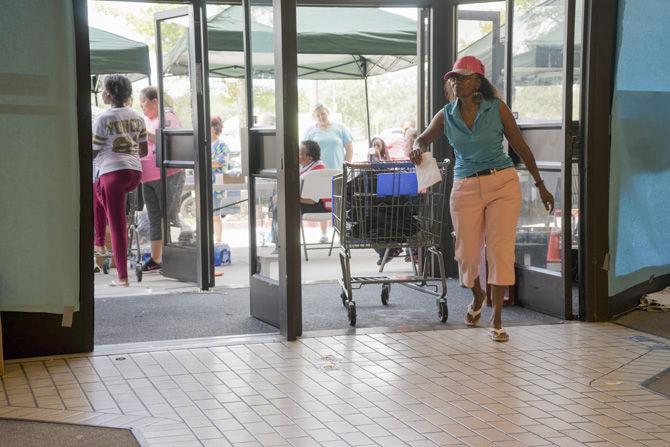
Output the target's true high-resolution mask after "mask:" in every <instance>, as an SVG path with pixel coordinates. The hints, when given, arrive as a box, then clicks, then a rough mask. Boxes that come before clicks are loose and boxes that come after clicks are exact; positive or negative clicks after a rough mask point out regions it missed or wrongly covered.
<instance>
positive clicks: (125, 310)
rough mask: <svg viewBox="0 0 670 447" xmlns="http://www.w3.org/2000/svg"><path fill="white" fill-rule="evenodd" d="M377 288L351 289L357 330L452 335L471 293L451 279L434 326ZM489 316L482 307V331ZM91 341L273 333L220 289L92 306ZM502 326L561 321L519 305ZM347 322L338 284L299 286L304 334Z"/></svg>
mask: <svg viewBox="0 0 670 447" xmlns="http://www.w3.org/2000/svg"><path fill="white" fill-rule="evenodd" d="M380 287H381V286H366V287H363V288H362V289H360V290H357V291H354V299H355V301H356V305H357V315H358V317H357V324H356V327H358V328H370V327H384V328H390V329H392V330H407V329H408V328H415V329H445V328H446V329H453V328H458V327H464V324H463V315H464V314H465V312H466V309H467V305H468V304H469V303H470V301H471V298H470V292H469V291H468V290H466V289H463V288H461V287H459V286H458V284H457V282H456V281H449V287H450V288H449V290H448V295H447V297H448V298H447V301H448V306H449V320H448V321H447V324H442V323H440V322H439V321H437V310H436V306H435V298H434V297H432V296H429V295H427V294H423V293H420V292H417V291H414V290H410V289H408V288H406V287H402V286H399V285H393V287H392V289H391V295H390V302H389V305H388V306H383V305H382V303H381V299H380ZM490 314H491V309H489V308H485V309H484V312H483V316H482V319H481V323H480V324H482V325H486V322H487V320H488V318H489V316H490ZM95 316H96V318H95V343H96V344H98V345H104V344H115V343H128V342H140V341H156V340H170V339H180V338H197V337H212V336H221V335H240V334H254V333H268V332H276V329H275V328H274V327H272V326H270V325H268V324H265V323H263V322H261V321H259V320H256V319H255V318H252V317H251V316H250V315H249V289H222V290H219V291H217V292H215V293H182V294H172V295H150V296H140V297H127V298H120V297H118V298H117V297H113V298H98V299H96V300H95ZM503 319H504V321H505V324H506V325H515V324H551V323H557V322H559V321H560V320H558V319H556V318H553V317H549V316H547V315H543V314H540V313H537V312H533V311H530V310H527V309H524V308H520V307H514V306H512V307H506V308H505V310H504V312H503ZM348 328H349V323H348V320H347V315H346V311H345V309H344V307H343V306H342V301H341V299H340V288H339V285H338V284H337V283H327V284H314V285H305V286H303V331H304V332H307V331H322V330H340V331H341V330H343V329H348Z"/></svg>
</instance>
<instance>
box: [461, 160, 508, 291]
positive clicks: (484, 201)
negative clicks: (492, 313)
mask: <svg viewBox="0 0 670 447" xmlns="http://www.w3.org/2000/svg"><path fill="white" fill-rule="evenodd" d="M450 208H451V219H452V221H453V224H454V232H455V233H456V250H455V252H456V260H457V261H458V267H459V269H460V271H461V277H462V281H463V285H464V286H465V287H468V288H472V287H474V284H475V279H477V277H478V276H479V263H480V261H481V253H482V248H483V247H484V244H485V243H486V260H487V261H488V283H489V284H493V285H497V286H511V285H513V284H514V244H515V241H516V224H517V221H518V220H519V211H520V209H521V187H520V185H519V176H518V174H517V172H516V169H514V168H511V167H510V168H506V169H502V170H499V171H496V172H494V173H492V174H489V175H485V176H479V177H468V178H463V179H456V180H454V186H453V188H452V189H451V203H450ZM481 286H482V287H485V286H486V285H485V284H481Z"/></svg>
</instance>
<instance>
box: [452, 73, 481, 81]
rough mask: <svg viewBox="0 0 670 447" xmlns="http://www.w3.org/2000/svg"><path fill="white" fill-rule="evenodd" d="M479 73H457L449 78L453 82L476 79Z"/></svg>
mask: <svg viewBox="0 0 670 447" xmlns="http://www.w3.org/2000/svg"><path fill="white" fill-rule="evenodd" d="M476 76H477V75H476V74H474V73H473V74H469V75H462V74H455V75H453V76H451V77H450V78H449V80H450V81H452V82H456V81H459V82H463V81H468V80H470V79H475V77H476Z"/></svg>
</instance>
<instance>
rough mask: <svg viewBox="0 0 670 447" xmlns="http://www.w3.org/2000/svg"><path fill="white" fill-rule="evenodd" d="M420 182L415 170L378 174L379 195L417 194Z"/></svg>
mask: <svg viewBox="0 0 670 447" xmlns="http://www.w3.org/2000/svg"><path fill="white" fill-rule="evenodd" d="M417 192H418V183H417V180H416V174H415V173H414V172H383V173H380V174H378V175H377V196H379V197H386V196H415V195H417Z"/></svg>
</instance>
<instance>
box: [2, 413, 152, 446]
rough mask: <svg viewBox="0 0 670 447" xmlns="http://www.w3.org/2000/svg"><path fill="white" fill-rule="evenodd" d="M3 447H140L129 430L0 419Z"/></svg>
mask: <svg viewBox="0 0 670 447" xmlns="http://www.w3.org/2000/svg"><path fill="white" fill-rule="evenodd" d="M0 445H1V446H2V447H44V446H59V447H84V446H86V447H89V446H96V447H139V445H140V444H139V443H138V442H137V440H136V439H135V437H134V436H133V434H132V432H131V431H130V430H126V429H123V428H108V427H92V426H89V425H75V424H59V423H52V422H38V421H22V420H16V419H0Z"/></svg>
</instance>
